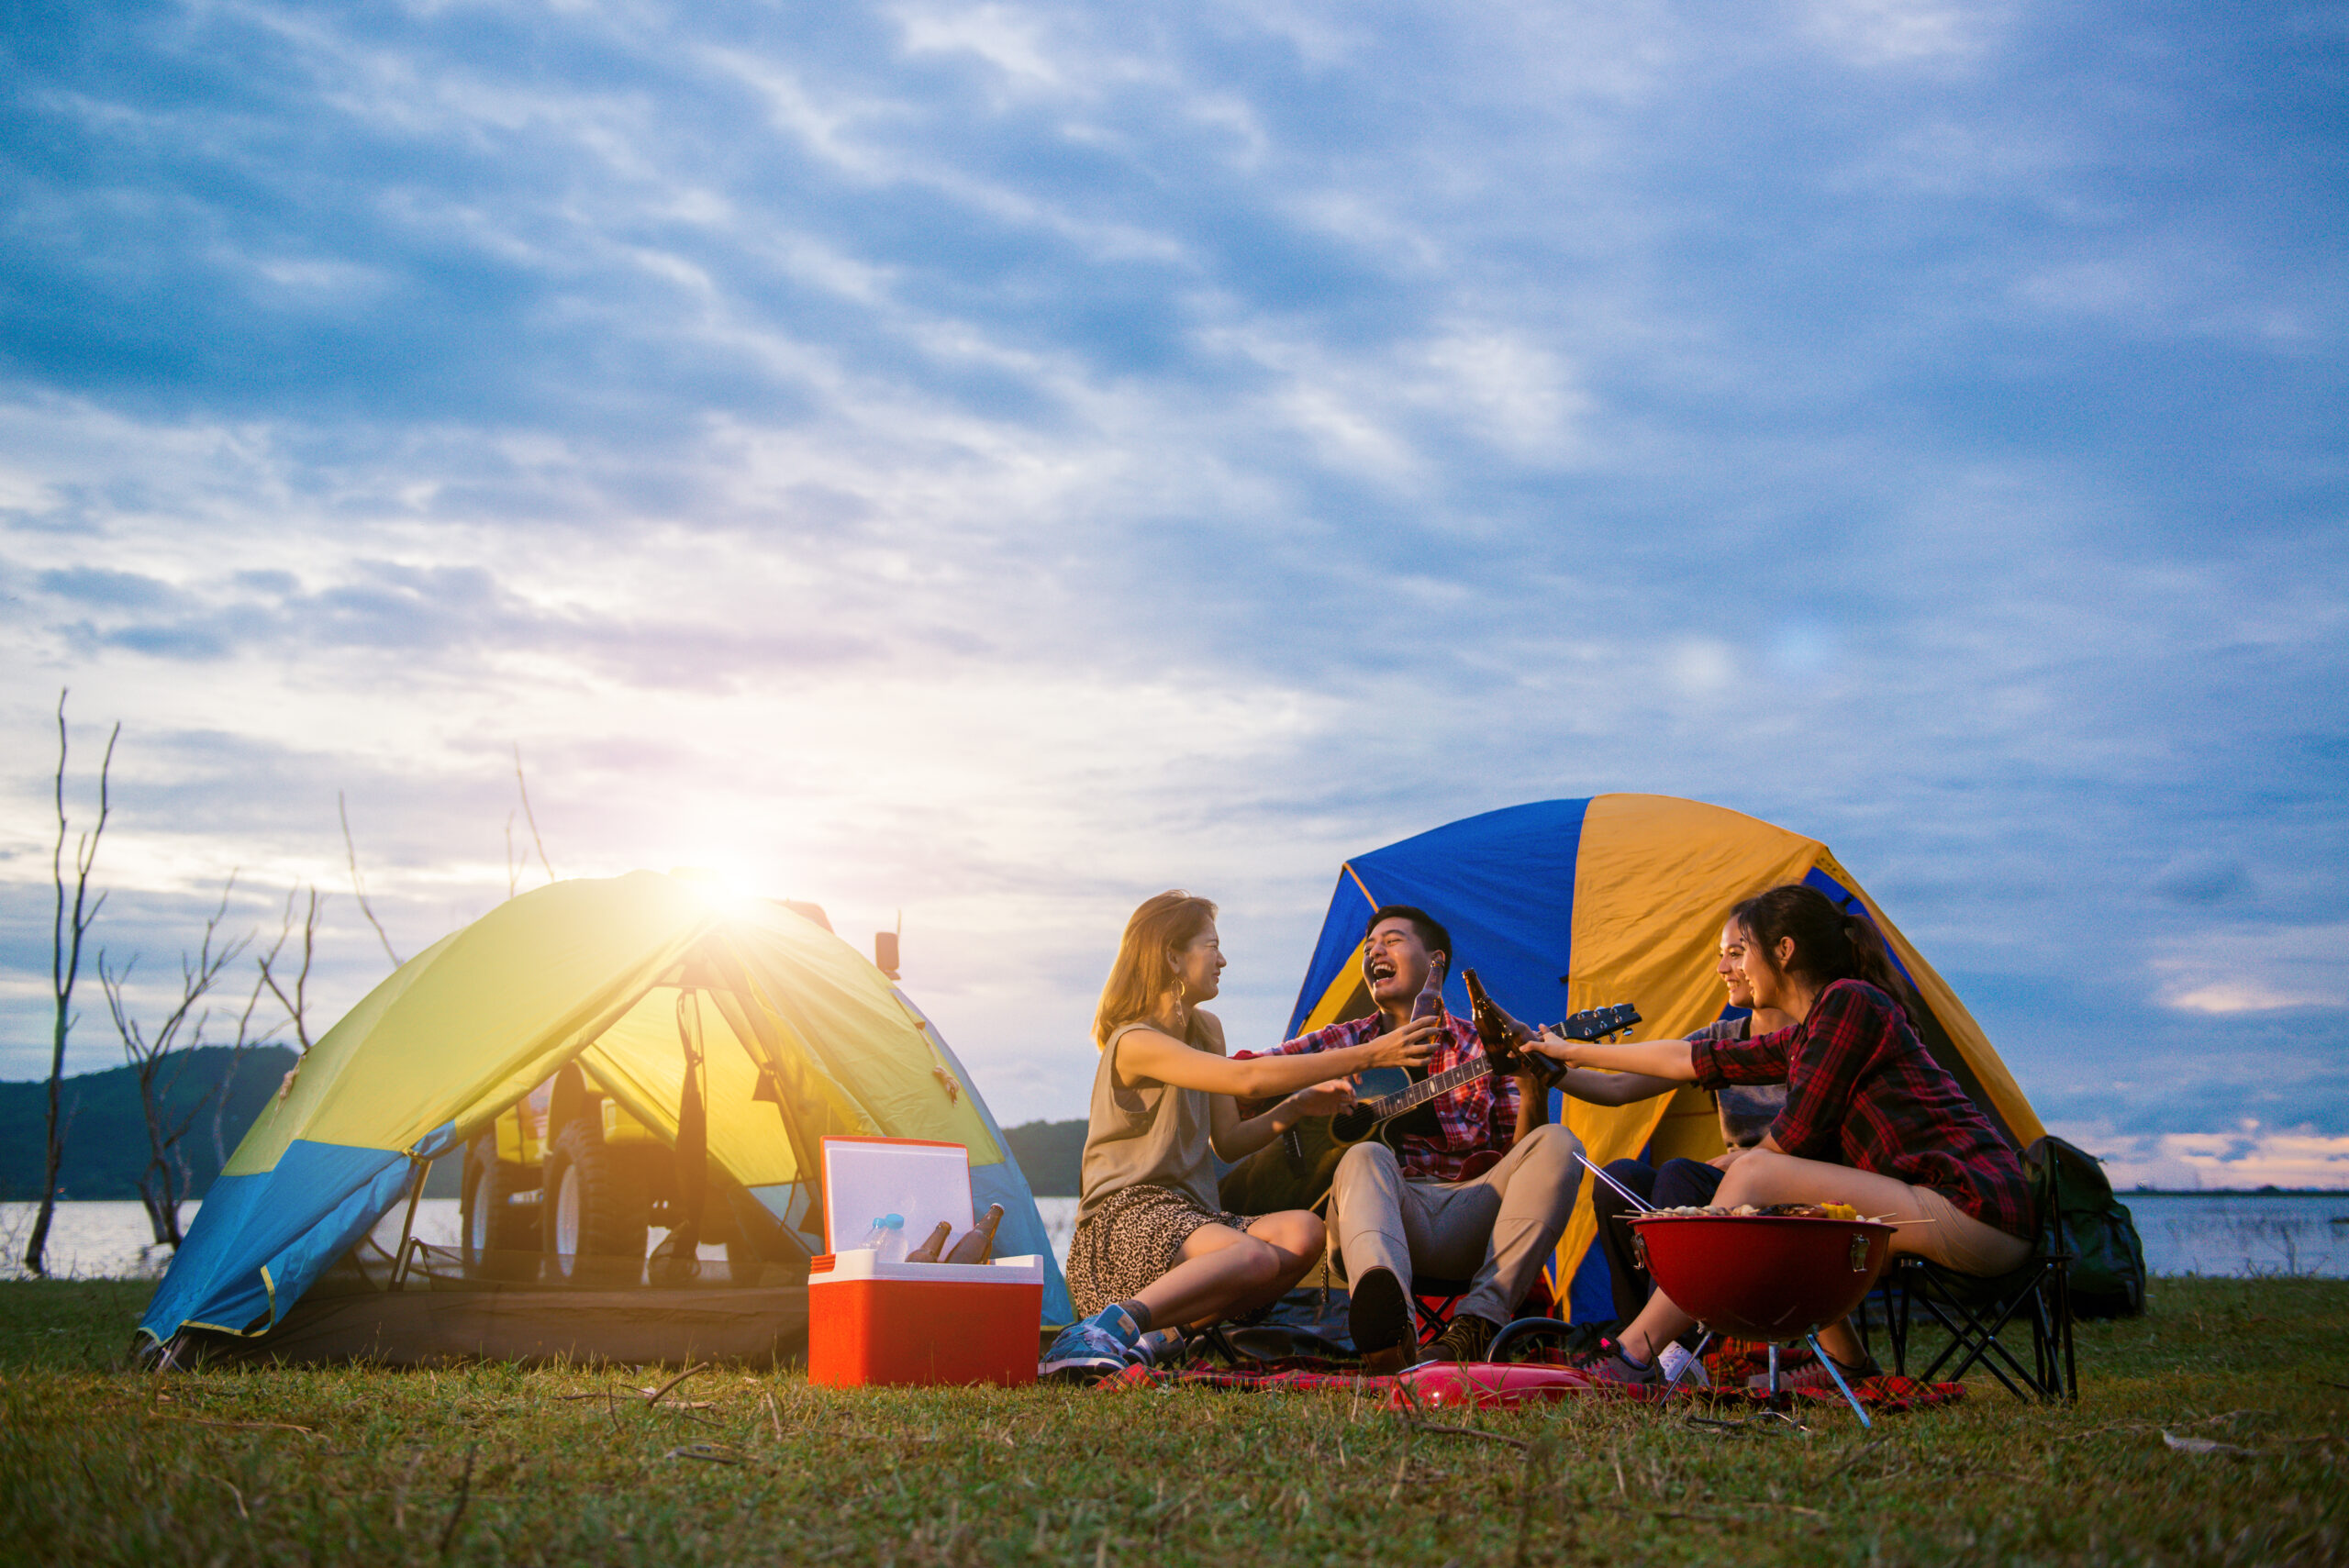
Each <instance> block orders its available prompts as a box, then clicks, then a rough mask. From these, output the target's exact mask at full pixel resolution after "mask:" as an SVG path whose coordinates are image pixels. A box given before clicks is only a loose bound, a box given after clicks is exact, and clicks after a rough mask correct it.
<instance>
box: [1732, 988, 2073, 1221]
mask: <svg viewBox="0 0 2349 1568" xmlns="http://www.w3.org/2000/svg"><path fill="white" fill-rule="evenodd" d="M1688 1050H1689V1054H1690V1055H1691V1056H1692V1057H1693V1058H1694V1059H1695V1062H1696V1067H1697V1082H1698V1084H1702V1085H1704V1086H1705V1087H1706V1088H1708V1089H1718V1088H1720V1087H1721V1086H1723V1085H1724V1084H1774V1083H1777V1082H1780V1081H1781V1080H1783V1081H1784V1082H1785V1084H1786V1085H1787V1108H1786V1109H1785V1110H1783V1111H1781V1112H1780V1113H1779V1114H1778V1120H1777V1124H1776V1126H1774V1127H1773V1128H1771V1129H1770V1131H1771V1134H1772V1136H1774V1137H1775V1138H1776V1139H1777V1140H1778V1147H1779V1148H1781V1149H1783V1150H1785V1151H1787V1153H1789V1154H1793V1155H1797V1156H1798V1157H1800V1158H1802V1159H1805V1160H1821V1161H1825V1162H1828V1163H1830V1164H1835V1165H1849V1166H1851V1167H1852V1168H1853V1169H1854V1170H1859V1171H1873V1172H1875V1173H1876V1174H1877V1175H1880V1176H1890V1177H1891V1178H1892V1179H1893V1180H1894V1181H1897V1182H1906V1183H1908V1184H1909V1185H1910V1186H1912V1187H1931V1188H1932V1189H1933V1190H1934V1191H1935V1192H1937V1193H1939V1194H1941V1195H1943V1197H1945V1198H1947V1199H1949V1201H1950V1202H1952V1203H1953V1204H1955V1205H1956V1206H1957V1207H1959V1208H1961V1209H1964V1210H1965V1212H1966V1213H1968V1214H1970V1215H1972V1216H1973V1217H1974V1218H1976V1219H1978V1220H1980V1221H1981V1222H1982V1223H1983V1224H1985V1225H1987V1226H1991V1227H1993V1228H1995V1229H1999V1230H2003V1231H2005V1232H2006V1233H2007V1234H2008V1235H2009V1236H2015V1237H2020V1238H2021V1239H2022V1240H2026V1241H2028V1240H2031V1238H2032V1201H2031V1184H2030V1183H2029V1182H2028V1181H2027V1180H2026V1179H2025V1178H2024V1176H2023V1173H2022V1162H2021V1161H2020V1160H2018V1159H2017V1158H2016V1157H2015V1151H2013V1150H2012V1149H2011V1148H2009V1147H2008V1144H2007V1141H2006V1140H2005V1139H2003V1138H2000V1137H1999V1136H1998V1129H1996V1128H1994V1127H1992V1126H1991V1125H1990V1121H1989V1118H1987V1117H1985V1116H1984V1115H1983V1114H1982V1113H1981V1112H1980V1111H1979V1110H1977V1109H1976V1108H1975V1105H1974V1102H1973V1101H1972V1100H1970V1099H1968V1098H1967V1097H1966V1094H1965V1090H1964V1089H1962V1088H1960V1087H1959V1086H1958V1083H1957V1080H1956V1079H1954V1078H1953V1077H1951V1076H1950V1075H1949V1073H1947V1072H1945V1071H1943V1067H1942V1065H1941V1063H1940V1062H1935V1061H1934V1060H1933V1059H1932V1056H1931V1055H1930V1054H1928V1053H1927V1051H1926V1050H1925V1046H1924V1042H1923V1041H1922V1040H1919V1039H1918V1038H1917V1031H1916V1030H1915V1029H1911V1028H1909V1018H1908V1016H1907V1015H1906V1014H1904V1013H1903V1012H1901V1010H1900V1008H1899V1006H1898V1004H1896V1003H1895V1002H1894V1001H1893V1000H1892V998H1891V997H1889V996H1887V995H1885V994H1884V993H1883V992H1881V991H1879V990H1877V989H1876V987H1875V986H1873V985H1870V984H1867V983H1866V982H1865V981H1862V980H1838V981H1836V982H1835V983H1834V984H1831V985H1830V986H1828V987H1827V989H1825V990H1824V991H1821V992H1820V994H1819V999H1818V1000H1817V1001H1816V1002H1813V1003H1812V1004H1811V1007H1810V1016H1809V1018H1805V1019H1803V1020H1802V1022H1800V1023H1798V1024H1794V1025H1790V1026H1789V1027H1787V1028H1786V1029H1779V1030H1777V1031H1776V1033H1773V1034H1765V1035H1764V1036H1763V1037H1762V1038H1761V1039H1759V1040H1690V1041H1689V1042H1688Z"/></svg>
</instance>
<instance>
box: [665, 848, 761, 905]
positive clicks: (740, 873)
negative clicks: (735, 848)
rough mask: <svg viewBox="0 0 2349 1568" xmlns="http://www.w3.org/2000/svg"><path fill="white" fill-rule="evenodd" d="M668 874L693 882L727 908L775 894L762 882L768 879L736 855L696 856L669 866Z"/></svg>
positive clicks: (709, 896)
mask: <svg viewBox="0 0 2349 1568" xmlns="http://www.w3.org/2000/svg"><path fill="white" fill-rule="evenodd" d="M669 874H670V875H671V876H674V877H675V878H677V879H678V880H679V881H681V882H690V883H694V884H696V885H697V886H699V887H700V888H701V890H702V893H703V895H704V896H706V897H707V898H708V899H709V900H710V901H711V902H712V903H714V904H718V905H722V906H725V907H726V908H728V909H729V910H735V911H740V910H743V909H747V908H749V907H750V906H752V905H754V904H757V903H759V902H760V901H762V900H763V899H767V898H771V897H773V896H774V895H772V894H770V893H768V892H766V891H765V888H764V887H763V885H762V884H764V883H766V881H767V880H768V879H767V878H766V877H764V876H763V875H761V874H759V873H757V872H755V871H753V870H752V869H751V866H750V865H749V864H748V863H747V862H743V861H742V860H740V859H739V858H737V857H731V856H722V855H715V854H708V855H701V856H697V857H696V858H695V859H693V860H692V861H690V862H686V863H685V864H684V865H676V866H672V867H670V868H669Z"/></svg>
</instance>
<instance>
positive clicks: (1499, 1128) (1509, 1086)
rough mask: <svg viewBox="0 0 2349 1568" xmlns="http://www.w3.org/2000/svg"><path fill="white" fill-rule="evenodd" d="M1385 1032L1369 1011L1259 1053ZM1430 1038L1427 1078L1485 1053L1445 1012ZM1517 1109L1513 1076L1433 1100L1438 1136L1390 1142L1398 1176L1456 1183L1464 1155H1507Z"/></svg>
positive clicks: (1471, 1028) (1466, 1027) (1361, 1039)
mask: <svg viewBox="0 0 2349 1568" xmlns="http://www.w3.org/2000/svg"><path fill="white" fill-rule="evenodd" d="M1384 1033H1386V1019H1385V1018H1381V1017H1380V1016H1379V1015H1378V1014H1376V1013H1373V1014H1371V1015H1370V1017H1368V1018H1352V1019H1349V1020H1348V1021H1346V1022H1345V1023H1342V1024H1331V1025H1330V1027H1329V1028H1328V1029H1315V1030H1314V1031H1313V1032H1312V1033H1311V1034H1306V1035H1299V1036H1297V1038H1296V1039H1295V1040H1285V1041H1283V1042H1282V1043H1281V1044H1279V1045H1276V1046H1275V1047H1274V1048H1273V1049H1272V1050H1271V1051H1267V1052H1265V1054H1266V1055H1268V1056H1291V1055H1302V1054H1308V1053H1310V1052H1314V1051H1342V1050H1343V1049H1345V1048H1346V1047H1347V1046H1350V1045H1367V1044H1369V1043H1370V1042H1371V1041H1372V1040H1376V1039H1377V1038H1378V1037H1379V1036H1380V1035H1382V1034H1384ZM1433 1040H1434V1043H1435V1054H1434V1055H1432V1056H1431V1057H1429V1058H1428V1060H1427V1069H1428V1075H1429V1076H1430V1077H1433V1076H1434V1075H1435V1074H1436V1073H1443V1072H1448V1071H1450V1070H1451V1069H1453V1068H1454V1067H1457V1066H1459V1065H1460V1064H1461V1063H1462V1062H1470V1061H1477V1060H1481V1059H1482V1058H1483V1056H1484V1054H1485V1044H1484V1041H1482V1040H1478V1039H1477V1038H1476V1026H1475V1025H1474V1024H1472V1023H1470V1022H1469V1021H1468V1020H1467V1019H1466V1018H1459V1017H1457V1016H1455V1015H1454V1014H1453V1013H1452V1012H1451V1011H1450V1010H1449V1009H1447V1010H1446V1011H1445V1013H1444V1015H1443V1022H1442V1024H1440V1025H1438V1026H1437V1028H1436V1031H1435V1034H1434V1037H1433ZM1517 1107H1518V1089H1517V1080H1516V1078H1514V1077H1512V1076H1508V1075H1507V1074H1503V1075H1501V1076H1498V1077H1496V1076H1494V1075H1492V1074H1490V1073H1487V1074H1486V1075H1485V1076H1484V1077H1481V1078H1478V1079H1476V1080H1475V1082H1473V1083H1469V1084H1463V1085H1462V1086H1461V1087H1459V1088H1457V1089H1454V1090H1453V1091H1452V1093H1450V1094H1448V1095H1440V1096H1438V1097H1437V1098H1436V1100H1435V1101H1434V1102H1433V1103H1432V1105H1431V1106H1430V1107H1429V1108H1431V1109H1432V1110H1433V1111H1434V1112H1435V1118H1436V1125H1437V1126H1438V1127H1440V1128H1442V1129H1443V1136H1442V1138H1430V1137H1428V1136H1426V1135H1425V1134H1423V1133H1411V1132H1407V1133H1404V1134H1403V1135H1402V1136H1400V1137H1398V1138H1397V1139H1396V1140H1395V1142H1396V1144H1397V1150H1396V1161H1397V1163H1398V1164H1400V1165H1401V1166H1402V1167H1403V1174H1404V1175H1406V1176H1408V1177H1409V1178H1411V1179H1412V1180H1414V1181H1420V1182H1456V1181H1458V1180H1459V1179H1460V1168H1461V1167H1462V1166H1463V1165H1464V1164H1466V1163H1467V1162H1468V1157H1469V1156H1470V1155H1472V1154H1475V1153H1477V1152H1479V1151H1483V1150H1487V1149H1489V1150H1491V1151H1493V1152H1494V1153H1496V1154H1506V1153H1508V1146H1509V1145H1510V1144H1511V1143H1514V1142H1515V1141H1516V1140H1517ZM1412 1119H1413V1120H1414V1121H1416V1120H1418V1119H1419V1118H1417V1117H1414V1118H1412Z"/></svg>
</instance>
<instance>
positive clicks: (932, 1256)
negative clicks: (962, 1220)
mask: <svg viewBox="0 0 2349 1568" xmlns="http://www.w3.org/2000/svg"><path fill="white" fill-rule="evenodd" d="M952 1234H954V1227H953V1225H952V1223H951V1222H950V1221H947V1220H943V1219H941V1220H940V1221H939V1222H938V1229H935V1230H933V1231H931V1232H930V1240H927V1241H925V1242H923V1243H922V1244H921V1245H920V1246H918V1247H916V1248H915V1249H914V1250H913V1251H910V1252H907V1254H906V1262H909V1263H934V1262H938V1250H939V1249H940V1248H941V1247H943V1246H945V1245H946V1239H947V1238H948V1237H949V1236H952Z"/></svg>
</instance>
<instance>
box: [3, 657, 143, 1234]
mask: <svg viewBox="0 0 2349 1568" xmlns="http://www.w3.org/2000/svg"><path fill="white" fill-rule="evenodd" d="M67 693H68V688H60V689H59V691H58V694H57V846H56V848H55V849H54V850H53V851H51V852H50V859H49V870H50V880H51V881H52V882H54V883H55V884H56V885H57V914H56V917H55V919H54V921H53V922H52V924H51V926H50V991H51V993H52V995H54V996H55V997H56V1001H57V1022H56V1032H55V1034H54V1037H53V1043H52V1044H51V1047H50V1058H49V1106H48V1112H49V1114H48V1121H47V1124H46V1131H45V1140H44V1145H43V1149H42V1153H41V1184H40V1211H39V1213H38V1214H36V1215H35V1216H34V1217H33V1229H32V1235H31V1237H30V1238H29V1239H28V1240H27V1242H26V1244H25V1267H26V1269H27V1270H28V1271H29V1272H30V1273H35V1274H44V1273H47V1272H48V1270H47V1267H46V1265H45V1264H44V1262H43V1261H42V1260H43V1257H44V1255H45V1254H46V1253H47V1252H48V1251H49V1227H50V1221H51V1220H52V1219H53V1218H56V1214H57V1173H58V1170H59V1168H60V1167H61V1165H62V1164H63V1163H64V1160H65V1132H66V1127H67V1125H68V1123H67V1121H66V1120H61V1118H60V1117H59V1114H58V1112H59V1106H58V1095H59V1091H60V1088H61V1085H62V1084H63V1083H64V1080H65V1042H66V1040H67V1039H68V1038H69V1037H70V1036H71V1035H72V1032H73V1024H74V1017H73V984H74V982H75V981H76V980H77V979H78V978H80V976H81V973H82V942H83V938H85V937H86V936H87V935H88V934H89V930H90V928H91V926H92V925H94V924H95V923H96V921H97V918H98V911H99V910H100V909H102V908H104V907H106V894H105V893H104V892H103V891H101V892H100V893H99V894H98V896H97V898H96V900H95V902H94V901H92V900H91V898H90V896H89V894H90V873H91V872H92V871H93V870H95V868H96V866H97V863H98V840H101V839H102V838H104V837H105V836H106V818H107V817H109V816H111V815H112V814H113V810H114V802H113V798H112V795H110V793H109V791H110V787H111V783H112V778H113V774H114V745H115V742H116V741H117V740H120V739H121V738H122V726H121V725H119V724H117V725H116V726H115V727H114V730H113V732H112V733H111V734H109V735H108V736H107V737H106V757H105V760H104V761H102V762H100V763H99V764H98V820H97V823H96V825H95V827H93V828H90V830H89V831H88V832H86V833H83V835H82V836H81V838H80V839H79V840H76V841H75V843H74V846H73V905H72V917H71V919H70V920H69V918H68V917H67V914H66V904H65V839H66V833H67V828H68V825H67V821H66V816H65V764H66V762H67V759H68V757H69V755H70V753H71V750H72V748H71V737H70V735H69V733H68V730H67V727H66V723H65V698H66V695H67Z"/></svg>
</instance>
